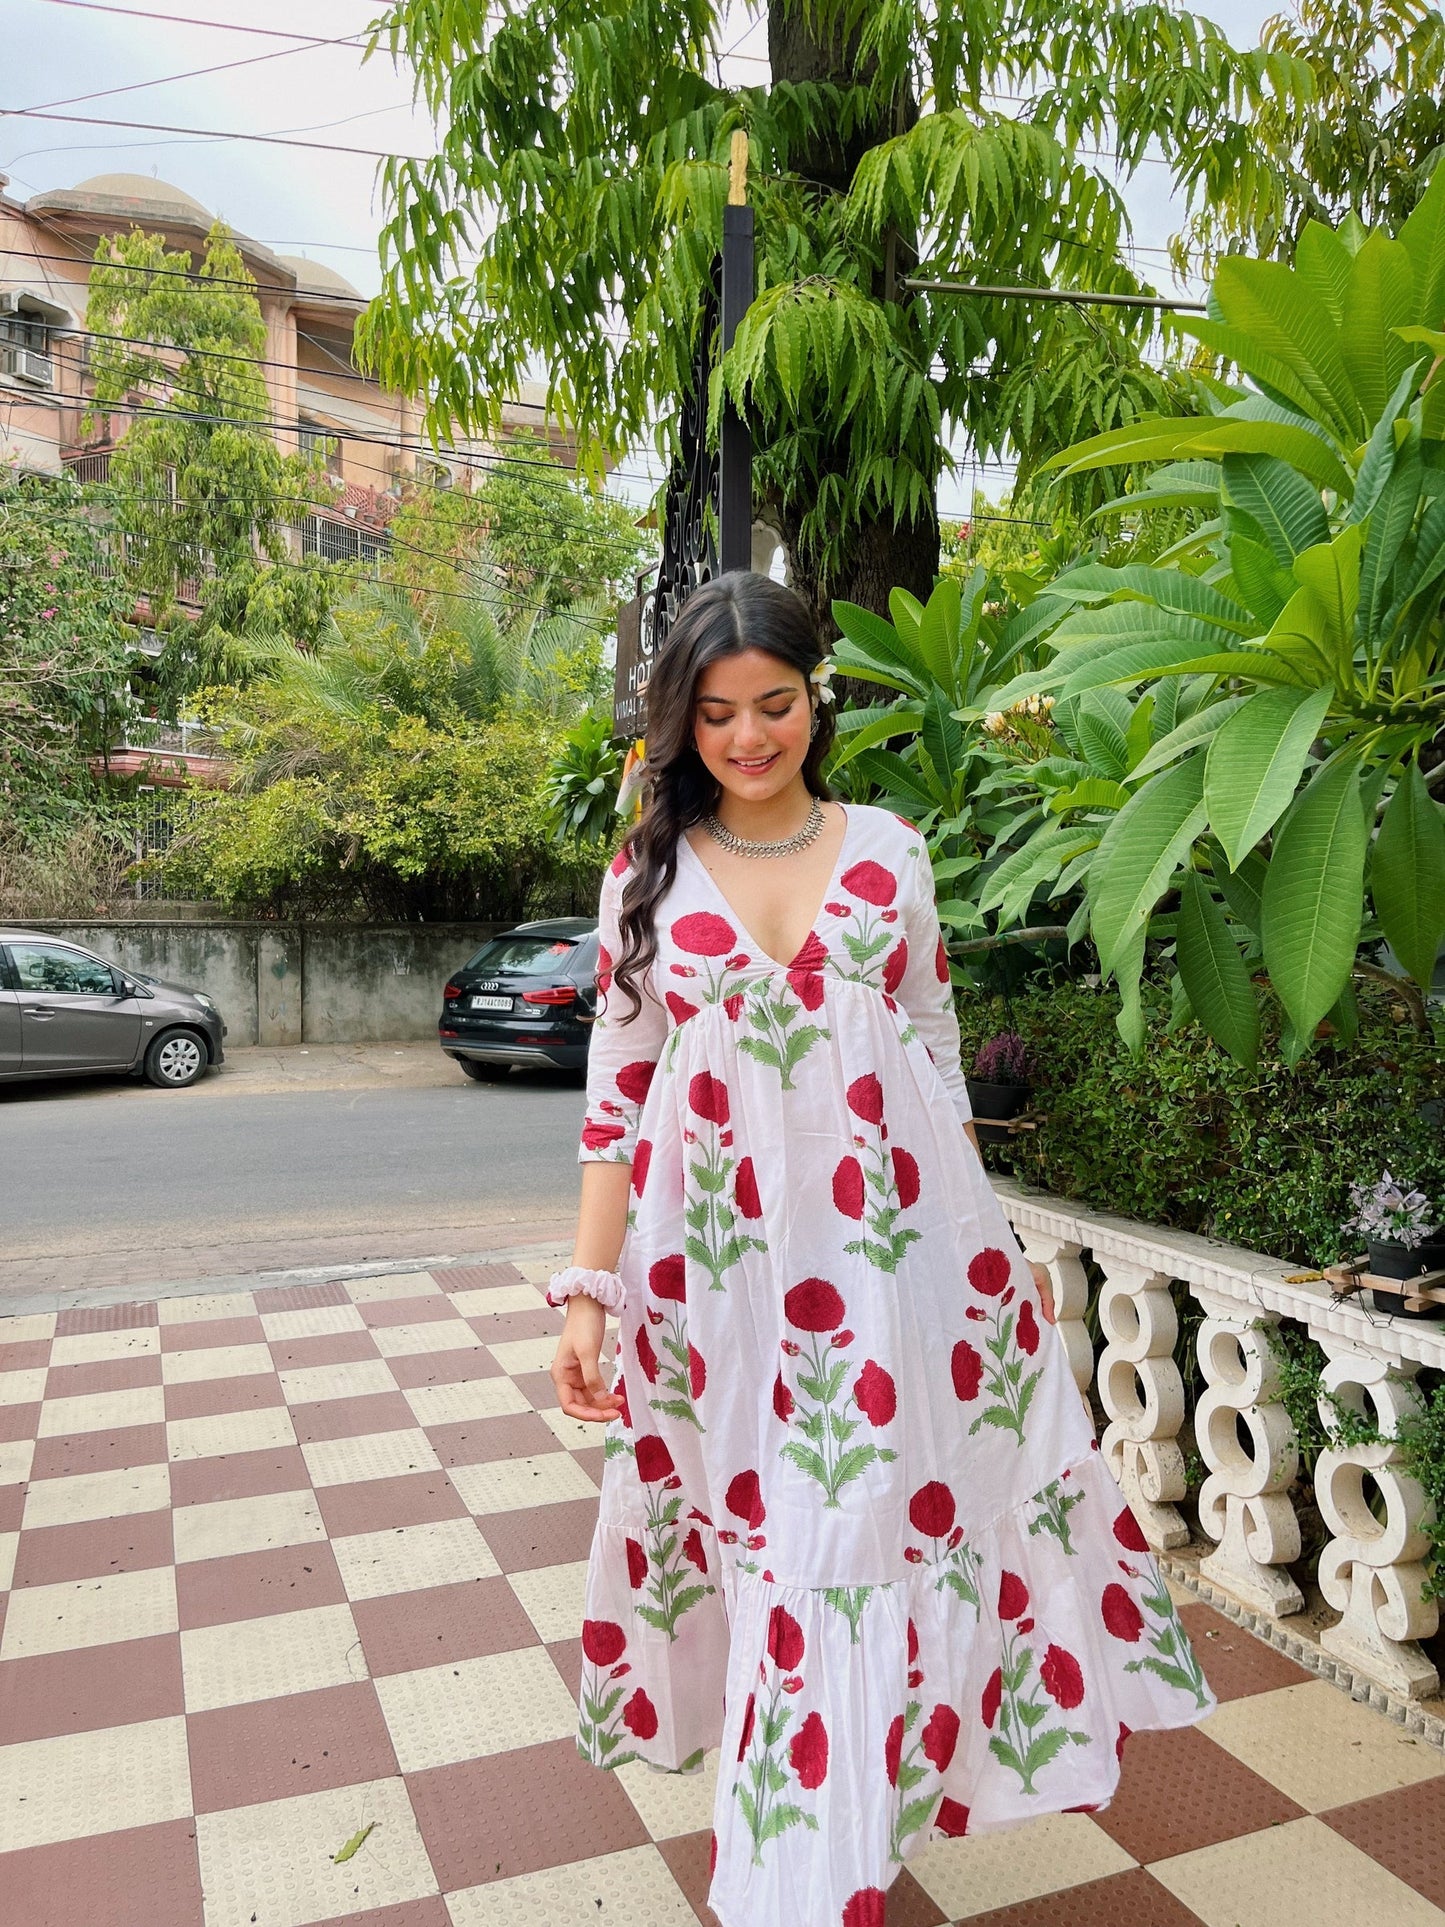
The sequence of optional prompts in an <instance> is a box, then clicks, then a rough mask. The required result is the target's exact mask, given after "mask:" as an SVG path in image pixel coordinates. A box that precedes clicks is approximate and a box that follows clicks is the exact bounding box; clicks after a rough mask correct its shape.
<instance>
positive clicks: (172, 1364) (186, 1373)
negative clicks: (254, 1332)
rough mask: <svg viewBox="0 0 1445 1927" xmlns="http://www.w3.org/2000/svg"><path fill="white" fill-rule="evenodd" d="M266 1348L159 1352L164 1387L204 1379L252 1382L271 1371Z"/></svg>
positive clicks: (212, 1347)
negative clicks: (248, 1379)
mask: <svg viewBox="0 0 1445 1927" xmlns="http://www.w3.org/2000/svg"><path fill="white" fill-rule="evenodd" d="M275 1369H276V1368H275V1364H274V1363H273V1361H272V1358H271V1350H270V1347H269V1346H267V1345H200V1346H197V1347H196V1349H195V1350H194V1351H187V1352H162V1354H161V1377H162V1379H163V1380H164V1381H165V1383H166V1384H167V1385H194V1384H196V1383H198V1382H199V1381H200V1380H201V1379H205V1378H254V1377H256V1376H257V1375H258V1374H259V1373H261V1372H271V1371H274V1370H275Z"/></svg>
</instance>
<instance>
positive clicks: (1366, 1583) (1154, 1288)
mask: <svg viewBox="0 0 1445 1927" xmlns="http://www.w3.org/2000/svg"><path fill="white" fill-rule="evenodd" d="M994 1188H995V1190H996V1191H997V1193H998V1196H999V1200H1000V1202H1001V1203H1002V1205H1003V1208H1004V1210H1005V1212H1006V1213H1007V1215H1008V1217H1009V1220H1010V1222H1011V1223H1012V1224H1013V1227H1014V1230H1015V1231H1016V1232H1017V1234H1018V1237H1019V1241H1020V1243H1021V1244H1022V1245H1023V1247H1024V1249H1025V1251H1026V1252H1027V1254H1028V1256H1029V1257H1030V1258H1031V1259H1033V1260H1034V1261H1035V1262H1036V1263H1038V1264H1042V1265H1045V1266H1047V1268H1048V1271H1049V1273H1050V1276H1051V1277H1052V1279H1053V1282H1054V1294H1055V1302H1056V1308H1057V1313H1058V1325H1059V1331H1060V1333H1061V1335H1062V1337H1063V1340H1064V1343H1065V1345H1066V1346H1067V1348H1068V1354H1069V1360H1070V1363H1071V1364H1072V1366H1073V1370H1074V1377H1075V1379H1076V1380H1077V1381H1078V1384H1079V1386H1080V1389H1081V1390H1087V1388H1088V1386H1089V1382H1090V1380H1091V1378H1092V1379H1095V1381H1096V1390H1097V1394H1098V1399H1099V1402H1100V1404H1101V1405H1102V1406H1103V1409H1104V1412H1105V1413H1106V1415H1107V1419H1108V1423H1107V1425H1106V1426H1105V1429H1104V1432H1103V1435H1102V1438H1101V1440H1100V1444H1101V1448H1102V1450H1103V1451H1104V1452H1105V1454H1106V1455H1107V1457H1108V1461H1109V1464H1110V1466H1111V1467H1112V1469H1113V1471H1114V1474H1115V1476H1116V1477H1117V1478H1118V1480H1119V1482H1120V1484H1121V1485H1122V1486H1123V1488H1124V1491H1125V1493H1126V1495H1127V1496H1128V1498H1129V1501H1130V1503H1131V1505H1132V1506H1133V1508H1134V1511H1135V1512H1136V1513H1137V1515H1138V1518H1139V1523H1140V1525H1141V1526H1142V1527H1143V1530H1144V1532H1145V1534H1146V1536H1147V1537H1148V1539H1149V1541H1150V1543H1151V1545H1153V1546H1154V1547H1155V1548H1156V1549H1157V1550H1158V1551H1159V1552H1161V1553H1167V1552H1169V1551H1170V1549H1171V1548H1175V1547H1178V1546H1181V1545H1183V1544H1185V1543H1186V1542H1187V1541H1188V1539H1189V1537H1190V1530H1189V1526H1188V1525H1187V1523H1186V1522H1185V1519H1184V1516H1183V1514H1182V1513H1181V1512H1180V1510H1179V1505H1180V1501H1181V1500H1183V1498H1184V1496H1185V1462H1184V1455H1183V1451H1182V1449H1181V1447H1180V1443H1179V1432H1180V1428H1181V1426H1182V1425H1183V1423H1184V1418H1185V1388H1184V1381H1183V1378H1182V1375H1181V1373H1180V1371H1179V1367H1178V1365H1177V1364H1176V1363H1175V1361H1174V1356H1173V1353H1174V1347H1175V1342H1176V1339H1177V1337H1178V1330H1179V1326H1178V1317H1177V1314H1176V1309H1175V1296H1174V1285H1175V1283H1176V1281H1177V1282H1178V1283H1179V1284H1183V1285H1184V1286H1186V1287H1187V1288H1188V1290H1189V1291H1190V1292H1191V1294H1192V1295H1193V1296H1194V1298H1195V1299H1196V1300H1197V1301H1198V1303H1199V1306H1200V1308H1201V1309H1202V1311H1203V1313H1204V1320H1203V1323H1202V1324H1201V1325H1200V1327H1199V1332H1198V1338H1197V1346H1198V1358H1199V1365H1200V1370H1201V1373H1202V1375H1203V1379H1204V1383H1205V1387H1206V1389H1205V1390H1204V1392H1203V1393H1202V1394H1201V1395H1200V1396H1199V1398H1198V1399H1197V1401H1196V1404H1195V1409H1194V1434H1195V1441H1196V1444H1197V1446H1198V1450H1199V1454H1200V1456H1201V1458H1202V1459H1203V1461H1204V1464H1205V1466H1206V1467H1207V1476H1206V1478H1205V1480H1204V1484H1203V1486H1202V1488H1201V1490H1200V1493H1199V1519H1200V1524H1201V1526H1202V1527H1203V1530H1204V1531H1205V1533H1207V1535H1208V1536H1209V1538H1210V1539H1211V1540H1213V1541H1214V1542H1215V1549H1214V1550H1213V1551H1212V1552H1211V1553H1209V1554H1208V1556H1207V1557H1206V1558H1205V1559H1204V1560H1203V1561H1202V1563H1201V1565H1200V1567H1199V1571H1200V1574H1201V1576H1202V1577H1203V1578H1204V1579H1206V1580H1208V1581H1209V1582H1211V1583H1212V1584H1213V1585H1214V1586H1216V1587H1218V1588H1220V1589H1221V1590H1222V1591H1223V1592H1224V1593H1226V1594H1228V1595H1229V1596H1231V1597H1232V1598H1233V1599H1235V1600H1237V1601H1239V1602H1240V1604H1241V1605H1243V1606H1244V1607H1246V1608H1248V1609H1250V1611H1252V1612H1254V1613H1257V1614H1262V1615H1266V1616H1268V1617H1269V1618H1270V1619H1272V1620H1275V1621H1278V1620H1283V1619H1285V1618H1287V1616H1288V1615H1289V1614H1291V1613H1297V1612H1299V1611H1300V1610H1301V1608H1302V1607H1303V1605H1304V1603H1305V1602H1304V1599H1303V1597H1302V1595H1301V1593H1300V1590H1299V1588H1298V1586H1297V1585H1296V1584H1295V1582H1294V1580H1293V1579H1292V1578H1291V1576H1290V1574H1289V1572H1288V1571H1287V1570H1286V1568H1287V1566H1288V1565H1289V1563H1290V1562H1291V1561H1292V1560H1294V1559H1297V1558H1298V1557H1299V1552H1300V1527H1299V1521H1298V1519H1297V1518H1296V1516H1295V1511H1294V1506H1293V1504H1292V1502H1291V1499H1290V1494H1289V1488H1290V1485H1291V1484H1292V1482H1293V1480H1294V1478H1295V1475H1296V1472H1297V1471H1298V1468H1299V1455H1298V1452H1297V1451H1296V1448H1295V1441H1294V1433H1293V1429H1292V1427H1291V1425H1290V1422H1289V1419H1288V1417H1287V1415H1286V1413H1285V1410H1284V1407H1283V1406H1282V1405H1281V1404H1280V1402H1279V1397H1278V1391H1279V1379H1278V1371H1277V1366H1276V1361H1275V1356H1274V1353H1273V1351H1272V1350H1271V1347H1270V1344H1269V1339H1268V1329H1269V1327H1270V1326H1272V1325H1277V1324H1279V1323H1280V1322H1281V1321H1282V1320H1293V1321H1296V1322H1297V1323H1298V1324H1300V1325H1301V1326H1303V1327H1304V1328H1305V1329H1306V1330H1307V1331H1308V1332H1309V1334H1310V1336H1311V1337H1312V1338H1314V1339H1315V1340H1317V1342H1318V1343H1319V1345H1320V1346H1321V1347H1322V1349H1323V1350H1324V1352H1325V1355H1326V1358H1327V1360H1328V1363H1327V1365H1326V1367H1325V1371H1324V1374H1323V1383H1324V1386H1325V1389H1326V1391H1327V1392H1328V1393H1329V1394H1330V1395H1331V1396H1332V1397H1333V1398H1334V1400H1336V1401H1337V1402H1338V1404H1340V1405H1343V1406H1347V1407H1349V1408H1352V1409H1354V1410H1356V1411H1358V1412H1360V1413H1361V1414H1368V1415H1369V1416H1371V1417H1373V1418H1374V1419H1375V1421H1376V1424H1377V1428H1378V1432H1379V1434H1380V1435H1381V1439H1382V1442H1381V1443H1377V1444H1371V1445H1343V1444H1342V1445H1340V1446H1339V1447H1337V1448H1334V1449H1330V1450H1326V1451H1324V1452H1322V1453H1321V1454H1320V1456H1319V1459H1318V1461H1317V1463H1316V1466H1315V1497H1316V1501H1317V1503H1318V1505H1319V1509H1320V1513H1321V1516H1322V1517H1323V1519H1324V1522H1325V1525H1326V1527H1327V1529H1328V1531H1329V1533H1330V1538H1329V1542H1328V1544H1327V1545H1326V1546H1325V1549H1324V1551H1323V1553H1322V1554H1321V1557H1320V1566H1319V1583H1320V1590H1321V1591H1322V1592H1323V1594H1324V1597H1325V1599H1326V1601H1327V1603H1328V1604H1329V1605H1330V1606H1332V1607H1333V1608H1334V1609H1335V1610H1336V1611H1337V1612H1338V1613H1339V1614H1340V1618H1339V1620H1338V1622H1337V1623H1336V1624H1335V1625H1333V1626H1330V1627H1327V1628H1326V1629H1325V1630H1324V1631H1323V1632H1322V1633H1321V1634H1320V1635H1319V1641H1320V1645H1321V1646H1322V1647H1323V1648H1324V1650H1325V1652H1326V1653H1329V1654H1332V1655H1334V1656H1335V1657H1336V1658H1337V1659H1338V1660H1340V1661H1341V1662H1343V1663H1344V1664H1345V1665H1346V1666H1347V1667H1348V1668H1349V1670H1350V1671H1351V1672H1352V1673H1353V1674H1356V1675H1362V1676H1363V1677H1364V1678H1365V1679H1367V1680H1370V1681H1373V1682H1375V1683H1376V1684H1377V1685H1378V1686H1380V1687H1382V1688H1383V1689H1384V1690H1385V1692H1386V1693H1388V1694H1390V1695H1392V1696H1394V1697H1395V1698H1397V1699H1403V1700H1407V1701H1409V1700H1415V1701H1418V1700H1422V1699H1426V1698H1429V1697H1430V1696H1431V1695H1433V1694H1435V1693H1437V1692H1438V1691H1439V1688H1440V1679H1439V1675H1438V1673H1437V1671H1436V1669H1435V1666H1434V1664H1433V1663H1432V1661H1431V1660H1430V1659H1429V1657H1428V1656H1427V1655H1426V1654H1425V1653H1424V1652H1423V1651H1422V1650H1421V1647H1420V1644H1419V1642H1420V1641H1421V1640H1422V1639H1428V1638H1429V1637H1430V1636H1431V1635H1432V1634H1433V1633H1434V1632H1435V1631H1436V1630H1437V1628H1438V1625H1439V1608H1438V1605H1437V1603H1436V1602H1435V1601H1434V1600H1432V1599H1426V1598H1425V1596H1424V1583H1425V1566H1424V1564H1423V1560H1424V1555H1425V1553H1426V1550H1427V1540H1426V1538H1425V1535H1424V1532H1423V1530H1422V1527H1423V1526H1424V1525H1425V1524H1426V1523H1428V1522H1429V1520H1430V1519H1431V1517H1432V1516H1433V1515H1432V1513H1431V1509H1430V1502H1429V1500H1428V1498H1427V1497H1426V1494H1425V1492H1424V1490H1423V1488H1422V1487H1421V1485H1420V1483H1419V1482H1418V1480H1416V1479H1415V1478H1413V1477H1411V1475H1410V1474H1409V1473H1407V1472H1406V1471H1405V1470H1404V1468H1403V1467H1402V1465H1401V1464H1400V1462H1399V1461H1400V1448H1399V1446H1398V1444H1397V1443H1396V1442H1395V1441H1396V1440H1397V1438H1398V1433H1399V1427H1400V1422H1401V1420H1402V1419H1403V1418H1405V1417H1406V1416H1407V1415H1408V1414H1410V1413H1412V1412H1414V1411H1417V1410H1419V1408H1420V1404H1421V1399H1420V1393H1419V1389H1418V1387H1417V1386H1416V1384H1415V1379H1416V1377H1417V1375H1418V1373H1419V1371H1420V1368H1421V1367H1422V1366H1424V1365H1429V1366H1434V1367H1437V1368H1445V1322H1442V1323H1439V1324H1435V1323H1429V1322H1426V1321H1407V1320H1404V1319H1400V1318H1389V1317H1386V1316H1384V1315H1382V1314H1380V1313H1373V1314H1372V1313H1370V1312H1367V1311H1366V1310H1365V1308H1364V1307H1363V1306H1361V1305H1360V1304H1358V1303H1357V1302H1355V1301H1354V1300H1348V1299H1336V1298H1335V1297H1333V1296H1332V1294H1331V1291H1330V1287H1329V1286H1328V1285H1327V1284H1325V1283H1323V1282H1319V1283H1299V1284H1290V1283H1288V1282H1287V1280H1288V1278H1289V1277H1290V1275H1291V1274H1292V1273H1294V1272H1296V1271H1297V1269H1298V1268H1297V1267H1294V1266H1290V1265H1286V1264H1283V1263H1281V1262H1280V1261H1279V1260H1277V1259H1273V1258H1267V1257H1264V1256H1263V1255H1262V1254H1260V1253H1259V1252H1254V1251H1246V1250H1243V1249H1242V1248H1240V1247H1239V1246H1237V1245H1228V1244H1224V1243H1222V1242H1219V1241H1217V1240H1215V1239H1212V1238H1202V1237H1197V1236H1194V1235H1192V1234H1190V1233H1188V1232H1180V1231H1166V1230H1163V1229H1160V1228H1157V1227H1155V1226H1151V1225H1144V1224H1136V1223H1133V1222H1131V1221H1130V1220H1129V1219H1127V1218H1115V1217H1111V1216H1109V1215H1108V1214H1107V1213H1103V1212H1095V1211H1089V1210H1087V1209H1081V1208H1079V1207H1076V1206H1074V1205H1071V1204H1070V1203H1069V1202H1068V1201H1067V1200H1066V1199H1062V1198H1055V1197H1051V1196H1049V1195H1048V1194H1047V1193H1042V1192H1026V1191H1024V1190H1022V1189H1021V1188H1020V1187H1019V1186H1017V1185H1015V1184H1014V1183H1012V1182H1011V1181H1010V1180H1009V1179H1007V1178H999V1179H996V1180H995V1181H994ZM1085 1252H1087V1253H1088V1254H1089V1256H1090V1257H1092V1258H1093V1260H1094V1261H1095V1263H1096V1264H1097V1265H1098V1267H1099V1269H1100V1271H1101V1272H1102V1274H1103V1283H1102V1287H1101V1291H1100V1298H1099V1326H1100V1330H1101V1332H1102V1335H1103V1338H1104V1347H1103V1350H1102V1352H1101V1353H1100V1355H1099V1357H1098V1360H1097V1364H1096V1362H1095V1358H1094V1349H1093V1345H1092V1342H1091V1340H1090V1336H1089V1333H1088V1331H1087V1329H1086V1328H1085V1325H1084V1314H1085V1311H1086V1308H1087V1303H1088V1296H1089V1289H1088V1282H1087V1279H1086V1276H1085V1272H1084V1266H1083V1263H1082V1254H1083V1253H1085ZM1321 1417H1322V1418H1323V1420H1324V1421H1325V1423H1326V1426H1327V1428H1333V1426H1334V1425H1335V1423H1336V1422H1337V1421H1336V1417H1335V1412H1334V1410H1332V1409H1331V1408H1330V1407H1329V1406H1328V1405H1327V1403H1326V1402H1325V1401H1322V1402H1321ZM1367 1480H1369V1481H1373V1483H1374V1486H1375V1488H1376V1489H1377V1491H1378V1494H1379V1499H1380V1501H1381V1503H1380V1504H1379V1505H1378V1506H1377V1507H1376V1508H1374V1509H1372V1507H1371V1504H1370V1501H1369V1497H1368V1487H1367V1484H1366V1481H1367ZM1377 1511H1378V1512H1381V1513H1382V1514H1383V1517H1377V1516H1376V1513H1377Z"/></svg>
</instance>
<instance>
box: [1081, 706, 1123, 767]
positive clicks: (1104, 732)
mask: <svg viewBox="0 0 1445 1927" xmlns="http://www.w3.org/2000/svg"><path fill="white" fill-rule="evenodd" d="M1102 693H1103V692H1102V691H1099V690H1091V691H1090V692H1089V694H1088V696H1086V697H1085V698H1084V700H1083V701H1082V702H1081V703H1080V704H1079V713H1078V718H1077V722H1076V728H1077V729H1078V733H1079V747H1080V749H1081V750H1082V751H1083V753H1084V758H1085V761H1086V762H1088V763H1089V764H1090V765H1091V766H1092V767H1093V768H1094V769H1096V770H1099V771H1101V772H1102V773H1103V774H1104V775H1105V776H1114V777H1119V776H1123V775H1124V774H1125V773H1126V772H1127V770H1128V768H1129V744H1128V739H1127V736H1126V733H1125V730H1124V729H1122V728H1120V726H1119V720H1118V717H1117V716H1116V715H1114V714H1112V713H1111V707H1110V705H1108V704H1106V703H1103V702H1101V701H1099V700H1098V698H1099V697H1100V695H1101V694H1102ZM1109 693H1110V694H1111V695H1112V694H1115V693H1116V692H1114V691H1112V690H1111V691H1110V692H1109Z"/></svg>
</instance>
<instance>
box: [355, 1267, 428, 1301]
mask: <svg viewBox="0 0 1445 1927" xmlns="http://www.w3.org/2000/svg"><path fill="white" fill-rule="evenodd" d="M341 1282H342V1286H343V1288H344V1290H345V1292H346V1294H347V1296H348V1297H349V1298H350V1299H351V1301H352V1303H353V1304H356V1305H374V1304H376V1303H377V1302H378V1300H380V1299H385V1298H425V1297H428V1296H429V1295H430V1294H431V1293H432V1292H439V1291H440V1290H441V1286H440V1285H439V1284H438V1283H437V1281H436V1280H435V1278H433V1277H432V1275H431V1273H430V1272H429V1271H390V1272H388V1273H387V1275H386V1276H385V1277H384V1278H344V1279H343V1280H342V1281H341Z"/></svg>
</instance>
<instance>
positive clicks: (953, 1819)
mask: <svg viewBox="0 0 1445 1927" xmlns="http://www.w3.org/2000/svg"><path fill="white" fill-rule="evenodd" d="M933 1830H934V1832H935V1833H941V1834H942V1835H943V1837H944V1839H945V1840H962V1838H963V1837H964V1835H965V1834H966V1833H967V1832H968V1808H967V1807H966V1806H962V1805H960V1804H959V1802H958V1801H957V1800H949V1799H943V1800H940V1801H939V1803H938V1811H937V1813H935V1814H934V1816H933Z"/></svg>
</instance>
